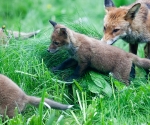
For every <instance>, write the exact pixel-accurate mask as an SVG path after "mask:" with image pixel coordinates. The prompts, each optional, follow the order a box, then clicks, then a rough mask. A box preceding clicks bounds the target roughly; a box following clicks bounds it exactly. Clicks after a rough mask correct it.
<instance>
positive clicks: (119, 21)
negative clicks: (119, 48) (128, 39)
mask: <svg viewBox="0 0 150 125" xmlns="http://www.w3.org/2000/svg"><path fill="white" fill-rule="evenodd" d="M140 6H141V4H140V3H137V4H135V5H133V6H132V7H130V8H127V7H120V8H116V7H115V6H114V3H113V2H112V0H105V9H106V15H105V18H104V36H103V38H102V41H103V42H106V43H107V44H113V43H114V42H115V41H117V40H118V39H120V38H123V37H125V36H126V35H127V32H129V31H130V28H129V26H130V24H131V23H132V21H133V19H134V18H135V16H136V14H137V13H138V11H139V8H140ZM137 23H138V22H137Z"/></svg>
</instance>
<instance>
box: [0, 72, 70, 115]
mask: <svg viewBox="0 0 150 125" xmlns="http://www.w3.org/2000/svg"><path fill="white" fill-rule="evenodd" d="M40 101H41V98H38V97H34V96H28V95H26V94H25V93H24V92H23V91H22V90H21V88H19V87H18V86H17V85H16V84H15V83H14V82H13V81H12V80H11V79H9V78H8V77H6V76H4V75H2V74H0V114H1V115H3V116H5V114H6V115H8V116H9V117H10V118H11V117H13V116H14V115H15V114H14V110H15V107H17V108H18V110H19V111H20V112H21V111H22V110H23V109H24V108H25V105H26V104H28V103H29V104H32V105H34V106H38V105H39V103H40ZM45 102H46V103H47V104H48V105H49V106H51V107H52V108H54V109H60V110H66V109H68V108H71V107H72V106H71V105H64V104H61V103H58V102H55V101H53V100H50V99H45Z"/></svg>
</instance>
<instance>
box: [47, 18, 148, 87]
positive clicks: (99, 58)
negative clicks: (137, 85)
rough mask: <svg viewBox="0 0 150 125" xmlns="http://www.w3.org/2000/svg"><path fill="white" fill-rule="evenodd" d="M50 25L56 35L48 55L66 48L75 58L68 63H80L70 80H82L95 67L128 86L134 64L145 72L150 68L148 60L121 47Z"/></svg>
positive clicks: (62, 67)
mask: <svg viewBox="0 0 150 125" xmlns="http://www.w3.org/2000/svg"><path fill="white" fill-rule="evenodd" d="M50 23H51V24H52V25H53V26H54V31H53V33H52V35H51V41H52V43H51V44H50V46H49V49H48V51H49V52H51V53H55V52H56V51H57V50H59V49H62V48H65V49H67V50H68V52H69V53H70V55H71V58H70V59H68V60H69V61H72V62H74V64H75V62H76V61H77V63H78V66H77V68H76V69H75V72H74V73H73V75H71V76H70V79H71V80H72V79H75V78H78V77H79V76H81V75H82V74H83V73H84V72H85V70H86V69H87V68H88V67H92V68H95V69H97V70H98V71H101V72H105V73H112V74H113V76H114V77H115V78H117V79H118V80H120V81H123V82H125V83H126V84H127V85H128V83H129V73H130V71H131V66H132V63H133V64H135V65H137V66H138V67H142V68H144V69H149V68H150V60H148V59H142V58H139V57H138V56H136V55H134V54H132V53H127V52H125V51H123V50H121V49H119V48H117V47H114V46H110V45H106V44H103V43H102V42H101V41H100V40H97V39H94V38H91V37H88V36H86V35H83V34H79V33H77V32H74V31H72V30H70V29H69V28H67V27H65V26H63V25H60V24H56V23H55V22H53V21H50ZM73 59H74V60H73ZM68 60H66V61H65V62H63V63H62V64H60V65H59V66H57V67H54V68H53V69H54V70H61V69H64V67H65V68H68V67H70V66H71V65H72V63H70V62H69V61H68ZM67 65H69V66H67Z"/></svg>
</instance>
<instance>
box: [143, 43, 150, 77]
mask: <svg viewBox="0 0 150 125" xmlns="http://www.w3.org/2000/svg"><path fill="white" fill-rule="evenodd" d="M144 52H145V57H146V58H148V59H150V43H147V44H146V45H145V47H144ZM145 71H146V78H148V74H149V70H145Z"/></svg>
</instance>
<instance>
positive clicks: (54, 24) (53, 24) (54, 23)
mask: <svg viewBox="0 0 150 125" xmlns="http://www.w3.org/2000/svg"><path fill="white" fill-rule="evenodd" d="M49 22H50V23H51V24H52V26H53V27H55V26H56V25H57V23H56V22H54V21H51V20H49Z"/></svg>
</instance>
